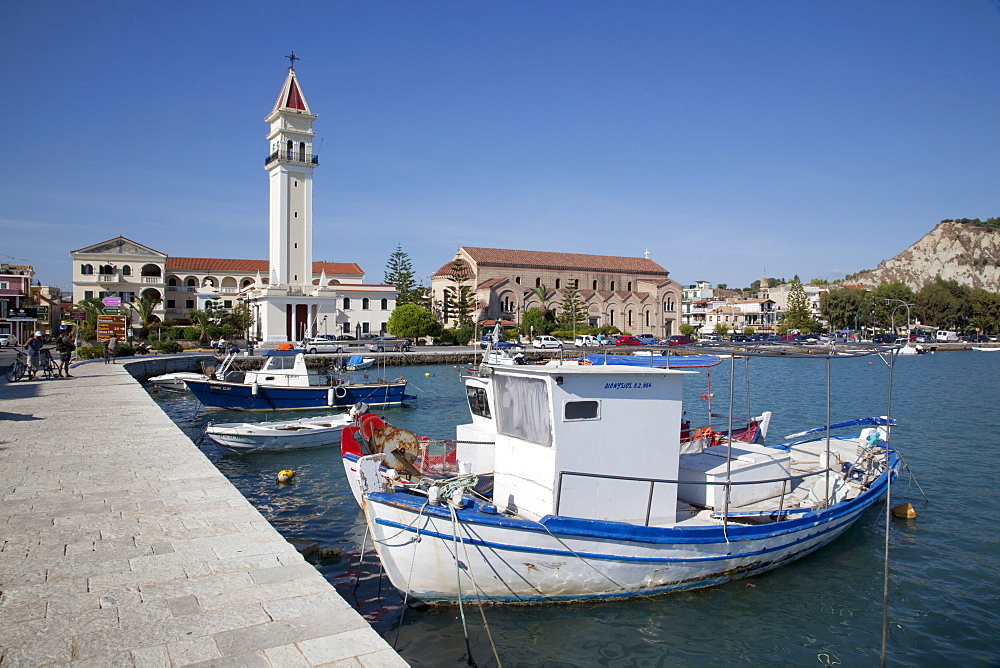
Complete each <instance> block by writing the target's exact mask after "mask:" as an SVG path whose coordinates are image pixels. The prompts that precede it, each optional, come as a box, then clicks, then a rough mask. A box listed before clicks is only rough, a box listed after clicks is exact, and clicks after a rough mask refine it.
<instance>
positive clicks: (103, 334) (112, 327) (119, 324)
mask: <svg viewBox="0 0 1000 668" xmlns="http://www.w3.org/2000/svg"><path fill="white" fill-rule="evenodd" d="M125 321H126V318H125V316H123V315H99V316H97V340H98V341H101V342H102V343H103V342H105V341H107V340H108V339H110V338H111V335H112V334H114V335H115V336H117V337H118V340H119V341H124V340H125V330H126V322H125Z"/></svg>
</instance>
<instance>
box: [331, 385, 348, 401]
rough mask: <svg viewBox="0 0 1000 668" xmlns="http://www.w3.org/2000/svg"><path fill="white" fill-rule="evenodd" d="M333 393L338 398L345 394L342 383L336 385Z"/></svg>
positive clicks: (345, 389) (345, 390)
mask: <svg viewBox="0 0 1000 668" xmlns="http://www.w3.org/2000/svg"><path fill="white" fill-rule="evenodd" d="M334 394H335V395H337V398H338V399H343V398H344V397H346V396H347V388H346V387H344V386H343V385H338V386H337V389H336V390H334Z"/></svg>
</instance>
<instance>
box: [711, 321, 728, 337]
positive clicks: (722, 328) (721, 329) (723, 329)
mask: <svg viewBox="0 0 1000 668" xmlns="http://www.w3.org/2000/svg"><path fill="white" fill-rule="evenodd" d="M712 331H713V332H715V333H716V334H718V335H719V336H723V337H724V336H726V335H727V334H729V325H727V324H726V323H724V322H720V323H716V325H715V329H714V330H712Z"/></svg>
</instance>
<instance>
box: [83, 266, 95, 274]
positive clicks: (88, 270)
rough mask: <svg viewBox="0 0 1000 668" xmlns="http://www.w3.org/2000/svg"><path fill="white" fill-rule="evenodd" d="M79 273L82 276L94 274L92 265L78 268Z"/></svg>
mask: <svg viewBox="0 0 1000 668" xmlns="http://www.w3.org/2000/svg"><path fill="white" fill-rule="evenodd" d="M80 273H81V274H83V275H84V276H90V275H92V274H93V273H94V265H92V264H85V265H83V266H82V267H80Z"/></svg>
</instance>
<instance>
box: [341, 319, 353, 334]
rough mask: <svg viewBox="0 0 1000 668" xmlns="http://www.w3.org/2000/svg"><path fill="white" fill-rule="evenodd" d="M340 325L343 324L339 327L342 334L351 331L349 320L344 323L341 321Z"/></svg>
mask: <svg viewBox="0 0 1000 668" xmlns="http://www.w3.org/2000/svg"><path fill="white" fill-rule="evenodd" d="M342 325H343V326H342V328H341V331H343V332H344V334H350V333H351V323H350V322H345V323H342Z"/></svg>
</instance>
